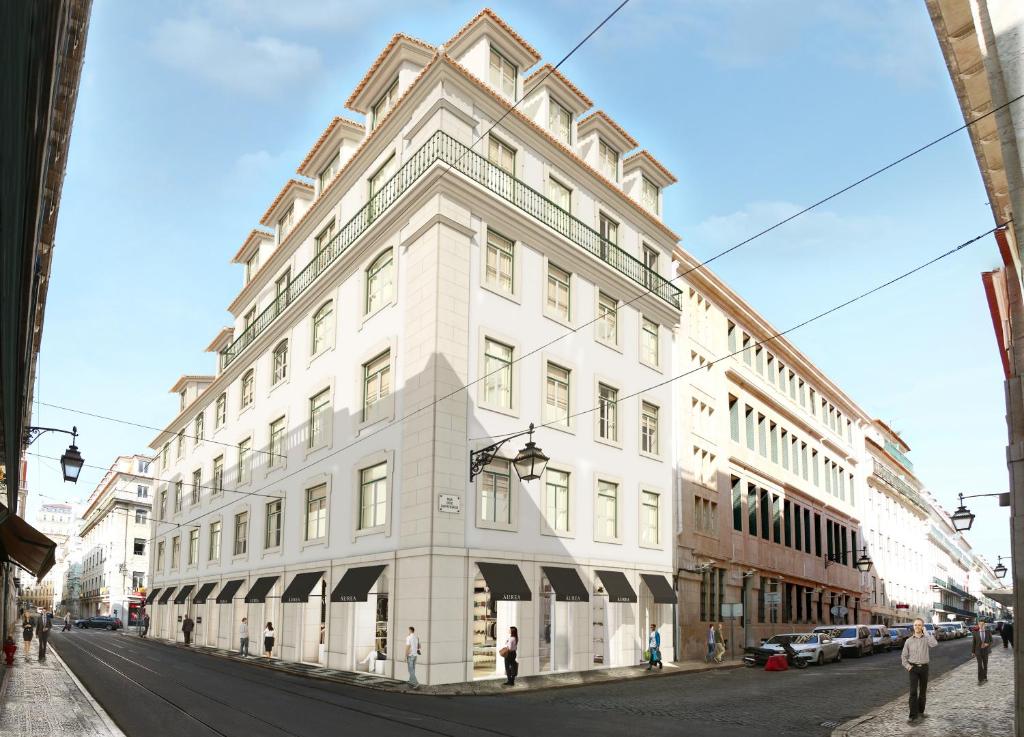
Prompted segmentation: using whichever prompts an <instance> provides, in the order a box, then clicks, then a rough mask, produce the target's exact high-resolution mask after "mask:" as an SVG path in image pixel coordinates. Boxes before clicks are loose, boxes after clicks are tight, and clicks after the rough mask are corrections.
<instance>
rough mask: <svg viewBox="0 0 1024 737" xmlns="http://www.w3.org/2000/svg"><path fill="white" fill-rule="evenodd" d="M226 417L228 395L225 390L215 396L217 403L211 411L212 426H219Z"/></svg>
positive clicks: (225, 420)
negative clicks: (212, 411)
mask: <svg viewBox="0 0 1024 737" xmlns="http://www.w3.org/2000/svg"><path fill="white" fill-rule="evenodd" d="M227 419H228V395H227V393H226V392H225V393H224V394H221V395H220V396H219V397H217V404H216V405H215V408H214V413H213V426H214V427H215V428H216V427H221V426H222V425H223V424H224V423H225V422H227Z"/></svg>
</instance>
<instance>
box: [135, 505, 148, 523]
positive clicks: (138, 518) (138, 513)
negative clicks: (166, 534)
mask: <svg viewBox="0 0 1024 737" xmlns="http://www.w3.org/2000/svg"><path fill="white" fill-rule="evenodd" d="M148 517H149V515H148V513H147V512H146V510H145V509H136V510H135V524H137V525H144V524H146V520H147V518H148Z"/></svg>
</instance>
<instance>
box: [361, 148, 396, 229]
mask: <svg viewBox="0 0 1024 737" xmlns="http://www.w3.org/2000/svg"><path fill="white" fill-rule="evenodd" d="M397 166H398V161H397V160H396V159H395V156H394V154H392V155H391V156H389V157H388V160H387V161H385V162H384V164H383V165H382V166H381V167H380V168H379V169H377V171H376V172H374V174H373V176H372V177H370V180H369V182H368V185H369V186H368V190H369V191H368V193H367V197H368V199H367V205H368V206H369V207H368V208H367V215H368V217H369V219H370V220H372V219H373V218H375V217H377V216H378V215H379V214H380V213H381V211H382V210H383V209H384V199H385V198H384V196H383V195H380V193H381V191H383V189H384V187H386V186H387V185H388V182H390V181H391V178H392V177H393V176H394V175H395V168H396V167H397Z"/></svg>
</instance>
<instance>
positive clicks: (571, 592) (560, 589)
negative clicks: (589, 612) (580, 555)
mask: <svg viewBox="0 0 1024 737" xmlns="http://www.w3.org/2000/svg"><path fill="white" fill-rule="evenodd" d="M541 570H543V571H544V575H545V576H547V577H548V581H550V582H551V588H553V589H554V590H555V601H590V594H588V593H587V587H586V586H584V585H583V581H582V580H581V579H580V574H578V573H577V572H576V569H575V568H556V567H555V566H541Z"/></svg>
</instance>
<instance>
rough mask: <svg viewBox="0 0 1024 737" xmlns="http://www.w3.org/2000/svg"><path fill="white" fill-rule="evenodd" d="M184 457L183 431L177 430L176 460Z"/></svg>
mask: <svg viewBox="0 0 1024 737" xmlns="http://www.w3.org/2000/svg"><path fill="white" fill-rule="evenodd" d="M184 456H185V431H184V430H178V458H179V459H181V458H183V457H184Z"/></svg>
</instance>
